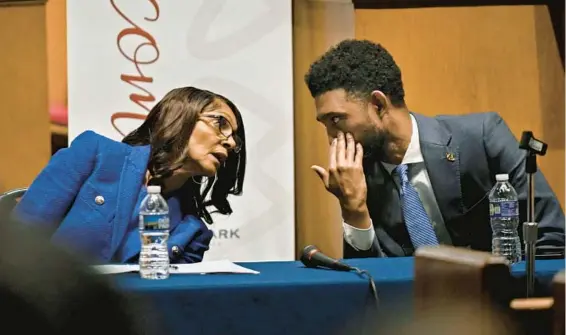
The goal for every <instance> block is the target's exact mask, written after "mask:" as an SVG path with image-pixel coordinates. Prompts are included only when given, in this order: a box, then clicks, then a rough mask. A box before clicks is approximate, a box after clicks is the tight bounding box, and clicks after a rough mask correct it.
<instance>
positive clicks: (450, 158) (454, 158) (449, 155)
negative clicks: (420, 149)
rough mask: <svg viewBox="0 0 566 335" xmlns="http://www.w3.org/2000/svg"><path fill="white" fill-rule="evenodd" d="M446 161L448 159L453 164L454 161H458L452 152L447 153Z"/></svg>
mask: <svg viewBox="0 0 566 335" xmlns="http://www.w3.org/2000/svg"><path fill="white" fill-rule="evenodd" d="M446 159H447V160H448V161H450V162H453V161H455V160H456V156H454V154H453V153H451V152H447V153H446Z"/></svg>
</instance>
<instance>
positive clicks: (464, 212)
mask: <svg viewBox="0 0 566 335" xmlns="http://www.w3.org/2000/svg"><path fill="white" fill-rule="evenodd" d="M412 114H413V116H414V117H415V119H416V121H417V124H418V127H419V137H420V138H419V140H420V144H421V151H422V154H423V158H424V162H425V165H426V168H427V172H428V175H429V178H430V182H431V184H432V188H433V191H434V195H435V196H436V202H437V203H438V207H439V209H440V212H441V213H442V217H443V219H444V224H445V225H446V229H447V230H448V233H449V234H450V236H451V238H452V243H453V244H454V245H455V246H459V247H469V248H471V249H474V250H481V251H491V240H492V230H491V225H490V219H489V199H488V195H489V192H490V191H491V188H492V187H493V185H495V175H496V174H499V173H507V174H509V181H510V182H511V184H512V185H513V187H514V188H515V190H516V191H517V194H518V197H519V215H520V224H521V226H522V223H523V222H524V221H526V219H527V189H528V185H527V174H526V173H525V156H526V155H525V151H524V150H521V149H519V143H518V142H517V140H516V139H515V136H513V133H512V132H511V130H510V129H509V127H507V125H506V123H505V122H504V121H503V119H502V118H501V117H500V116H499V115H498V114H497V113H493V112H488V113H474V114H469V115H452V116H450V115H443V116H437V117H426V116H424V115H420V114H416V113H412ZM447 153H452V154H453V155H454V159H450V160H449V159H447ZM364 172H365V176H366V183H367V185H368V200H367V204H368V208H369V211H370V216H371V218H372V221H373V224H374V229H375V233H376V238H375V240H374V243H373V245H372V247H371V248H370V249H369V250H364V251H362V250H356V249H354V248H353V247H352V246H350V245H349V244H348V243H347V242H345V241H344V257H345V258H363V257H395V256H412V255H413V252H414V248H413V245H412V243H411V240H410V238H409V233H408V232H407V229H406V227H405V223H404V220H403V214H402V210H401V204H400V200H399V194H398V191H397V188H396V186H395V182H394V181H393V179H392V178H391V175H390V174H389V173H387V171H385V169H384V168H383V166H381V163H379V162H377V161H372V162H369V161H368V162H365V166H364ZM534 181H535V220H536V221H537V222H538V224H539V228H538V242H537V245H538V246H539V247H549V246H550V247H564V242H565V241H564V230H565V222H564V212H563V211H562V208H561V207H560V203H559V202H558V200H557V199H556V196H555V195H554V192H553V191H552V189H551V188H550V186H549V185H548V183H547V181H546V179H545V178H544V176H543V174H542V172H541V171H540V170H539V171H537V173H536V174H535V176H534ZM521 226H520V227H518V231H519V235H520V238H521V241H523V236H522V235H523V229H522V227H521ZM540 250H542V249H540Z"/></svg>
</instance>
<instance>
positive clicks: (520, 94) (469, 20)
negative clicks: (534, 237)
mask: <svg viewBox="0 0 566 335" xmlns="http://www.w3.org/2000/svg"><path fill="white" fill-rule="evenodd" d="M356 38H363V39H369V40H372V41H375V42H379V43H381V44H382V45H384V46H385V47H386V48H387V49H388V50H389V51H390V52H391V53H392V54H393V56H394V57H395V59H396V61H397V62H398V64H399V66H400V67H401V71H402V75H403V81H404V83H405V90H406V97H407V103H408V106H409V108H411V109H412V110H414V111H415V112H418V113H422V114H425V115H429V116H432V115H436V114H464V113H473V112H481V111H497V112H499V113H500V114H501V115H502V117H503V118H504V119H505V120H506V122H507V123H508V125H509V127H510V128H511V130H512V131H513V133H514V134H515V136H516V137H519V136H520V135H521V132H522V131H523V130H532V131H533V132H534V134H535V136H537V137H538V138H540V139H542V140H544V141H546V142H548V143H549V151H548V153H547V155H546V156H545V157H543V158H539V160H538V162H539V167H540V168H541V169H542V171H543V172H544V174H545V176H546V178H547V179H548V181H549V183H550V184H551V186H552V188H553V190H554V192H555V193H556V195H557V197H558V198H559V200H560V202H561V204H562V206H563V207H564V200H565V199H564V72H563V68H562V63H561V59H560V54H559V53H558V48H557V46H556V40H555V39H554V32H553V30H552V24H551V21H550V17H549V14H548V11H547V10H546V8H545V7H544V6H491V7H458V8H455V7H447V8H413V9H358V10H356Z"/></svg>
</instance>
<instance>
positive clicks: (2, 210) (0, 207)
mask: <svg viewBox="0 0 566 335" xmlns="http://www.w3.org/2000/svg"><path fill="white" fill-rule="evenodd" d="M26 191H27V188H17V189H13V190H10V191H7V192H4V193H2V194H0V218H2V219H8V218H9V217H10V213H12V210H13V209H14V207H16V205H17V204H18V200H19V199H20V198H21V197H23V196H24V194H25V193H26Z"/></svg>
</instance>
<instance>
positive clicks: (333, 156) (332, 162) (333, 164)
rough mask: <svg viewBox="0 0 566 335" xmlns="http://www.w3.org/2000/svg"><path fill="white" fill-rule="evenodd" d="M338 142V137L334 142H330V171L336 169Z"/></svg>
mask: <svg viewBox="0 0 566 335" xmlns="http://www.w3.org/2000/svg"><path fill="white" fill-rule="evenodd" d="M337 142H338V141H337V140H336V139H333V140H332V143H330V149H329V155H328V157H329V162H328V169H329V170H330V171H333V170H336V146H337ZM321 169H322V168H321ZM323 170H324V169H323Z"/></svg>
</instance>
